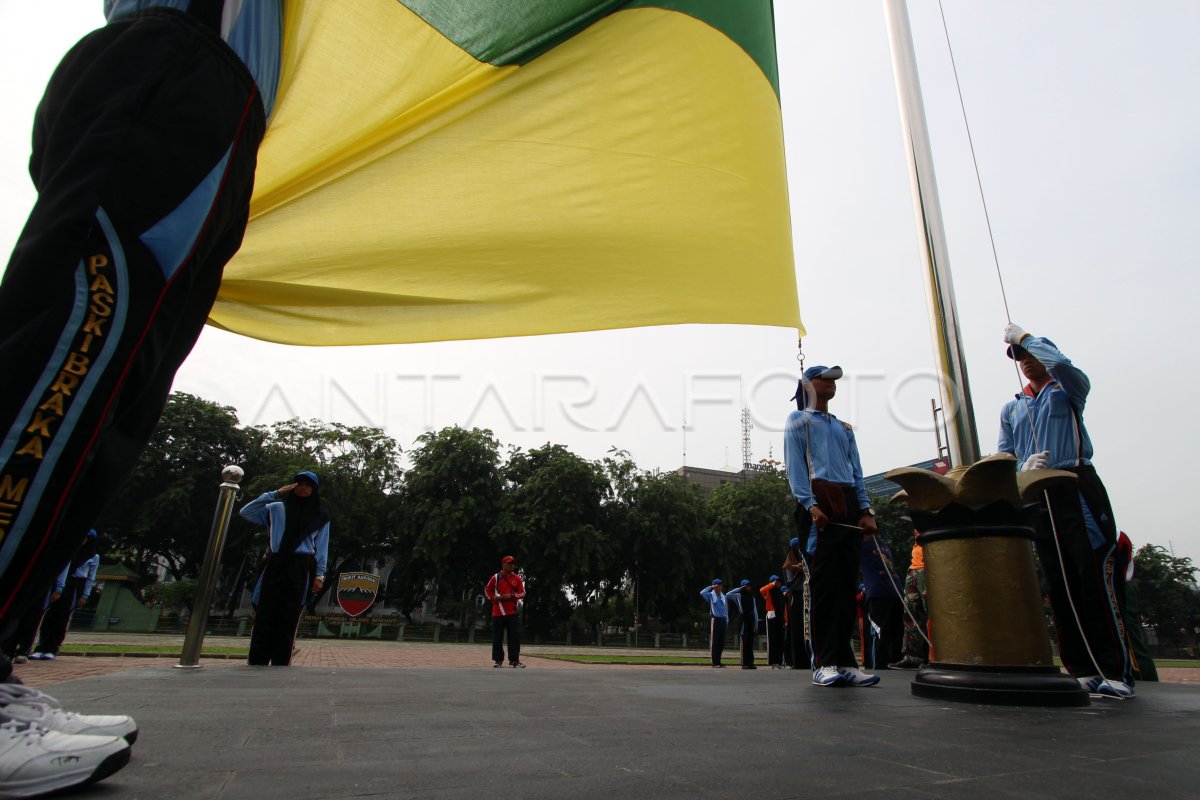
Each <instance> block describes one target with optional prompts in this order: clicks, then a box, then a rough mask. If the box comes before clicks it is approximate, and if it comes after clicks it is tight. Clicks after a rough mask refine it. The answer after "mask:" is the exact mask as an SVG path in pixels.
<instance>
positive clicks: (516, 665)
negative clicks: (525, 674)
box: [509, 661, 525, 669]
mask: <svg viewBox="0 0 1200 800" xmlns="http://www.w3.org/2000/svg"><path fill="white" fill-rule="evenodd" d="M509 666H510V667H512V668H513V669H525V665H524V664H522V663H521V662H520V661H514V662H512V663H511V664H509Z"/></svg>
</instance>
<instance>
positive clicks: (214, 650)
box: [61, 644, 249, 658]
mask: <svg viewBox="0 0 1200 800" xmlns="http://www.w3.org/2000/svg"><path fill="white" fill-rule="evenodd" d="M61 652H62V654H63V655H71V656H113V657H120V656H146V657H154V656H176V657H178V656H179V655H181V654H182V652H183V648H182V647H178V646H174V645H158V644H65V645H63V647H62V650H61ZM247 652H249V651H248V649H247V648H245V647H222V646H220V645H215V646H212V647H208V646H206V647H204V649H203V651H202V652H201V653H200V656H201V657H202V658H203V657H209V658H220V657H222V656H226V657H227V656H237V657H239V658H245V656H246V654H247Z"/></svg>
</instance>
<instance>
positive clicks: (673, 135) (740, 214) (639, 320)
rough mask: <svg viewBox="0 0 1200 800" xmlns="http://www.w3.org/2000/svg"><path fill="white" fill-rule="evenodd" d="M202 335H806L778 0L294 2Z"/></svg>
mask: <svg viewBox="0 0 1200 800" xmlns="http://www.w3.org/2000/svg"><path fill="white" fill-rule="evenodd" d="M285 9H286V13H285V19H284V39H283V65H282V74H281V78H280V87H279V94H278V97H277V100H276V104H275V110H274V114H273V116H272V119H271V122H270V125H269V128H268V131H267V136H266V139H265V140H264V142H263V145H262V149H261V150H260V153H259V167H258V173H257V178H256V184H255V191H254V199H253V202H252V204H251V221H250V225H249V227H248V229H247V232H246V238H245V242H244V244H243V246H242V249H241V251H240V252H239V253H238V255H237V256H236V257H235V258H234V260H233V261H231V262H230V264H229V265H228V267H227V268H226V270H225V277H224V281H223V283H222V286H221V291H220V295H219V297H218V299H217V303H216V306H215V307H214V308H213V311H212V316H211V318H210V322H211V323H212V324H214V325H216V326H219V327H222V328H226V329H228V330H231V331H235V332H238V333H242V334H246V335H249V336H254V337H257V338H260V339H268V340H272V341H278V342H287V343H292V344H306V345H314V344H323V345H328V344H380V343H389V342H421V341H439V340H449V339H474V338H486V337H497V336H520V335H530V334H542V333H559V332H567V331H584V330H598V329H604V328H624V327H634V326H642V325H669V324H677V323H742V324H755V325H776V326H786V327H795V328H799V327H800V318H799V311H798V304H797V298H796V285H795V271H794V266H793V259H792V243H791V224H790V220H789V212H788V199H787V186H786V182H785V173H784V158H783V133H782V123H781V116H780V106H779V94H778V75H777V67H776V57H775V38H774V24H773V18H772V8H771V2H770V0H636V1H634V2H618V1H617V0H338V2H330V0H297V2H288V3H287V4H286V6H285Z"/></svg>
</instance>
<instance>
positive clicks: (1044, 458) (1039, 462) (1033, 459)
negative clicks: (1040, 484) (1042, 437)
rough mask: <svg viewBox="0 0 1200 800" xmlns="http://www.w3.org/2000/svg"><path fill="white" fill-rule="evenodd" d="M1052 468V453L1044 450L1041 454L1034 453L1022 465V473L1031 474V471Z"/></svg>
mask: <svg viewBox="0 0 1200 800" xmlns="http://www.w3.org/2000/svg"><path fill="white" fill-rule="evenodd" d="M1049 466H1050V451H1049V450H1043V451H1042V452H1040V453H1034V454H1033V455H1031V456H1030V457H1029V458H1027V459H1025V463H1024V464H1022V465H1021V472H1029V470H1031V469H1046V468H1047V467H1049Z"/></svg>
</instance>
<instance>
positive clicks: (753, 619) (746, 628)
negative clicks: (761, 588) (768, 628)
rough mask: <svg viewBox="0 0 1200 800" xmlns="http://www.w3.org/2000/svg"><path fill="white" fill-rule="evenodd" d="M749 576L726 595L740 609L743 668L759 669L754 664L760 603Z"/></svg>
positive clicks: (740, 640)
mask: <svg viewBox="0 0 1200 800" xmlns="http://www.w3.org/2000/svg"><path fill="white" fill-rule="evenodd" d="M755 594H756V592H755V591H754V588H753V587H752V586H751V585H750V580H749V579H748V578H742V582H741V583H740V584H738V587H737V588H736V589H733V590H732V591H730V592H729V593H728V594H726V595H725V597H726V599H728V600H729V601H730V602H731V603H733V604H734V606H736V607H737V610H738V642H739V643H740V644H741V650H742V652H741V657H742V669H758V667H757V666H755V664H754V637H755V635H756V634H757V633H758V603H756V602H755V600H754V595H755Z"/></svg>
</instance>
